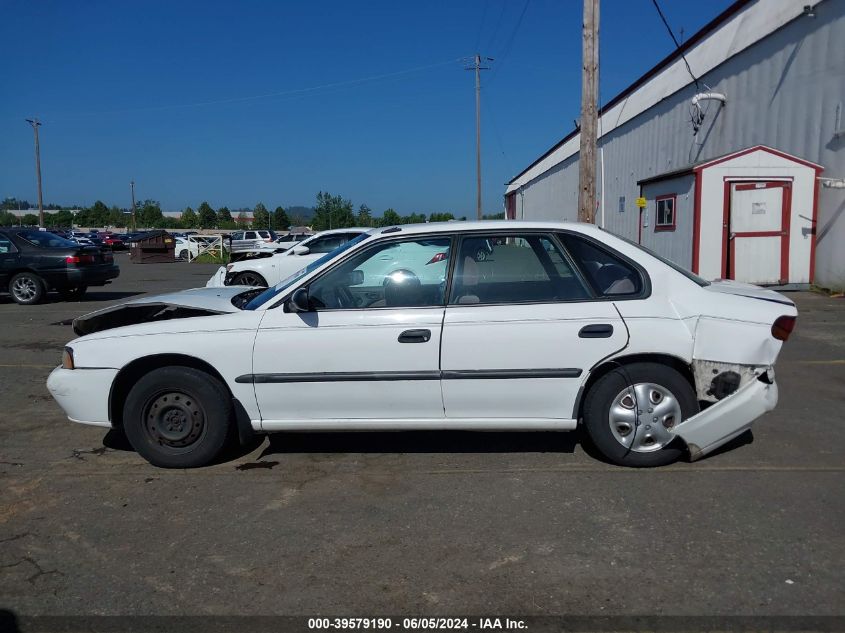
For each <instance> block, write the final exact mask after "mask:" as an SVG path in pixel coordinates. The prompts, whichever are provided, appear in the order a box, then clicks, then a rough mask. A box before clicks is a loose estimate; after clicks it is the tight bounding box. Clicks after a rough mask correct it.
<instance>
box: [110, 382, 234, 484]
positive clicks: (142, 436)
mask: <svg viewBox="0 0 845 633" xmlns="http://www.w3.org/2000/svg"><path fill="white" fill-rule="evenodd" d="M123 430H124V432H125V433H126V437H127V438H128V439H129V442H130V443H131V444H132V447H133V448H134V449H135V450H136V451H138V453H139V454H140V455H141V456H142V457H143V458H144V459H146V460H147V461H148V462H150V463H151V464H153V465H155V466H163V467H165V468H193V467H196V466H204V465H206V464H208V463H210V462H212V461H213V460H214V459H215V458H216V457H217V456H218V455H219V454H220V452H221V451H222V450H223V448H224V447H225V446H226V444H227V443H228V442H229V441H230V440H231V439H232V438H233V437H234V432H235V425H234V410H233V407H232V395H231V394H230V393H229V391H228V389H226V387H225V385H224V384H223V383H221V382H220V381H219V380H218V379H217V378H215V377H214V376H212V375H210V374H208V373H206V372H204V371H200V370H198V369H194V368H193V367H181V366H171V367H161V368H159V369H154V370H152V371H149V372H147V373H146V374H145V375H144V376H143V377H141V378H140V379H139V380H138V381H137V382H136V383H135V385H134V386H133V387H132V389H131V391H130V392H129V394H128V395H127V396H126V400H125V401H124V403H123Z"/></svg>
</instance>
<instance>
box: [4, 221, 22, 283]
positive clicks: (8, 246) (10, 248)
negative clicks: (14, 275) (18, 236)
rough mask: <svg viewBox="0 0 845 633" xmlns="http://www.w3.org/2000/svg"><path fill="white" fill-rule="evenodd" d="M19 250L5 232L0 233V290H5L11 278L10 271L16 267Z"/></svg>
mask: <svg viewBox="0 0 845 633" xmlns="http://www.w3.org/2000/svg"><path fill="white" fill-rule="evenodd" d="M19 260H20V252H19V251H18V249H17V248H16V247H15V245H14V244H13V243H12V240H11V238H9V236H8V235H6V234H5V233H0V292H5V291H6V290H7V286H8V285H9V281H10V280H11V271H12V270H14V269H15V268H17V265H18V261H19Z"/></svg>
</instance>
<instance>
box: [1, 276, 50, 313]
mask: <svg viewBox="0 0 845 633" xmlns="http://www.w3.org/2000/svg"><path fill="white" fill-rule="evenodd" d="M46 292H47V288H46V287H45V285H44V280H43V279H41V277H39V276H38V275H36V274H35V273H31V272H22V273H18V274H17V275H15V276H14V277H12V279H11V280H10V281H9V294H10V295H12V299H13V300H14V302H15V303H19V304H21V305H25V306H28V305H33V304H35V303H38V302H40V301H41V299H43V298H44V294H45V293H46Z"/></svg>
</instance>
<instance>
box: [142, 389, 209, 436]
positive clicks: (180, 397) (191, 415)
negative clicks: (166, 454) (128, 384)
mask: <svg viewBox="0 0 845 633" xmlns="http://www.w3.org/2000/svg"><path fill="white" fill-rule="evenodd" d="M144 420H145V424H144V428H145V429H146V431H147V434H148V435H149V437H150V439H151V440H152V441H153V442H155V443H157V444H159V445H162V446H167V447H169V448H171V449H179V448H187V447H189V446H190V445H191V444H193V443H194V442H196V441H197V440H198V439H199V438H200V437H201V436H202V433H203V431H204V430H205V412H204V411H203V410H202V407H200V406H199V404H198V403H197V401H196V398H194V397H192V396H191V395H189V394H186V393H185V392H183V391H166V392H164V393H162V394H161V395H159V396H157V397H154V398H153V399H150V401H148V404H147V406H146V407H145V408H144Z"/></svg>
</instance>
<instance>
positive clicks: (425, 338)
mask: <svg viewBox="0 0 845 633" xmlns="http://www.w3.org/2000/svg"><path fill="white" fill-rule="evenodd" d="M430 340H431V330H405V331H404V332H402V334H400V335H399V342H400V343H428V342H429V341H430Z"/></svg>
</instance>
